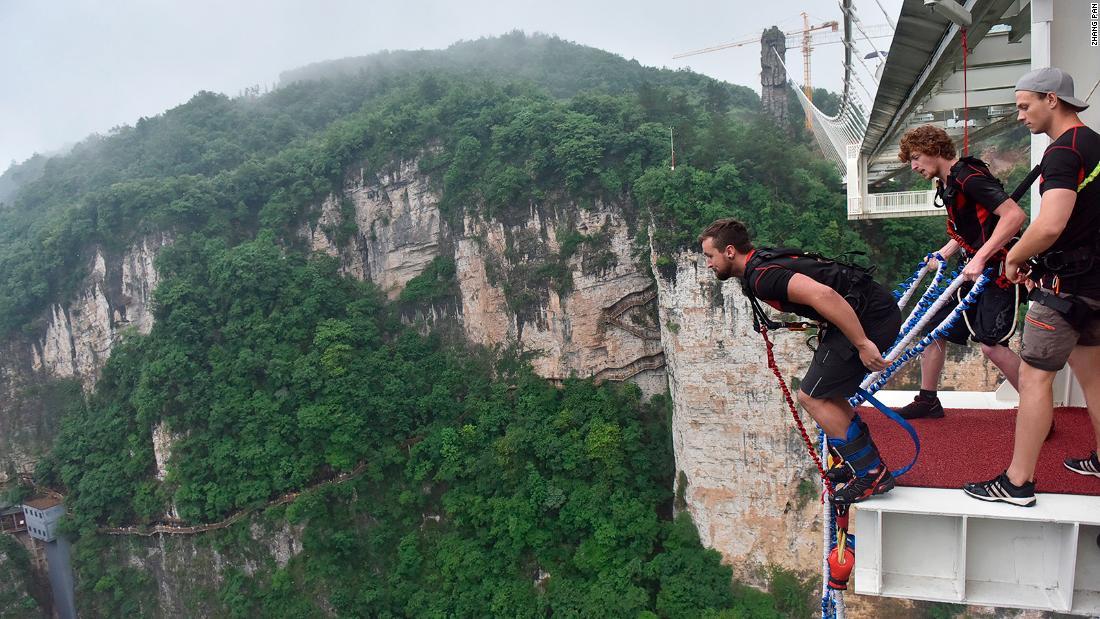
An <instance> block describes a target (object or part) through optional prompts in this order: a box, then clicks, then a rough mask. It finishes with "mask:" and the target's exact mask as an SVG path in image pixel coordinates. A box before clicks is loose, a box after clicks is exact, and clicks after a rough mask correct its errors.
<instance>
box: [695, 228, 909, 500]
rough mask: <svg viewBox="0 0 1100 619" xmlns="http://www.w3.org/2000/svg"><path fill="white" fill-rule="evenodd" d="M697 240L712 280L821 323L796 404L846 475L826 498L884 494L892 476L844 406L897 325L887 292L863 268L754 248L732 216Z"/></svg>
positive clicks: (877, 366) (880, 364)
mask: <svg viewBox="0 0 1100 619" xmlns="http://www.w3.org/2000/svg"><path fill="white" fill-rule="evenodd" d="M699 242H700V243H701V245H702V250H703V254H704V255H705V256H706V258H707V268H709V269H711V270H712V271H714V274H715V276H716V277H717V278H718V279H720V280H727V279H729V278H731V277H738V278H741V280H742V286H743V289H744V290H745V293H746V295H747V296H749V298H750V301H752V300H754V298H755V299H759V300H761V301H764V302H766V303H768V305H770V306H772V307H774V308H775V309H777V310H780V311H784V312H791V313H794V314H798V315H799V316H803V317H805V318H809V319H811V320H815V321H818V322H821V323H823V325H824V326H822V328H821V331H820V332H819V340H818V347H817V350H816V351H815V352H814V357H813V361H812V362H811V363H810V367H809V369H808V370H807V371H806V375H805V376H804V377H803V378H802V382H801V386H800V387H799V391H798V400H799V402H800V403H801V404H802V406H803V407H804V408H805V409H806V411H807V412H809V414H810V416H811V417H813V419H814V421H816V422H817V424H818V425H820V426H821V428H822V429H823V430H824V431H825V435H826V436H827V437H828V444H829V449H830V451H831V452H832V454H833V455H834V457H837V458H838V459H839V461H840V463H841V465H842V466H843V468H844V469H847V470H848V472H849V473H850V474H851V475H850V479H848V481H847V482H846V483H845V484H844V485H843V486H842V487H839V488H837V489H836V491H835V493H834V495H833V500H834V501H836V502H837V503H842V504H843V503H854V502H857V501H861V500H863V499H866V498H868V497H870V496H872V495H875V494H882V493H884V492H887V491H889V490H890V489H892V488H893V487H894V477H893V475H891V473H890V470H889V469H888V468H887V467H886V464H885V463H884V462H883V461H882V458H881V457H880V456H879V451H878V448H877V447H876V446H875V443H874V441H873V440H871V433H870V430H869V429H868V427H867V424H865V423H864V422H863V421H862V420H861V419H860V418H859V415H857V414H856V413H855V410H854V409H853V408H852V407H851V406H850V405H849V404H848V398H849V397H850V396H852V395H853V394H855V392H856V390H857V389H858V388H859V384H860V381H861V380H862V379H863V377H864V376H865V375H866V374H867V372H869V371H880V370H882V369H884V368H885V367H886V361H885V360H884V359H883V358H882V351H884V350H886V349H887V348H888V347H889V346H890V345H891V344H892V343H893V342H894V339H895V338H896V337H897V334H898V330H899V329H900V328H901V321H902V319H901V311H900V310H899V309H898V307H897V304H896V302H895V301H894V297H893V295H892V294H891V293H890V291H889V290H888V289H887V288H886V287H885V286H882V285H881V284H879V283H878V282H876V281H875V280H874V278H872V277H871V274H870V271H869V270H867V269H862V268H859V267H856V266H853V265H847V264H843V263H840V262H836V261H834V260H829V259H826V258H822V257H821V256H817V255H813V254H807V253H806V252H803V251H800V250H797V249H771V248H766V247H761V248H755V247H754V246H753V244H752V240H751V238H750V236H749V232H748V229H747V228H746V227H745V224H743V223H742V222H740V221H738V220H736V219H719V220H717V221H715V222H714V223H712V224H710V226H708V227H707V229H706V230H704V231H703V233H702V234H700V235H699ZM754 302H755V301H754ZM834 470H839V469H834ZM830 473H832V471H830ZM844 479H845V478H844V477H838V479H837V480H838V481H842V480H844Z"/></svg>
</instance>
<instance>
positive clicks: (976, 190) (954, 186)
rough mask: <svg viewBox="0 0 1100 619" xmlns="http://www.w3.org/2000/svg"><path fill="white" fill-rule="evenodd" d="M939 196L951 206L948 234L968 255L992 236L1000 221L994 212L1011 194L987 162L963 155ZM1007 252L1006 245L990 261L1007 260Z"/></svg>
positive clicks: (939, 199) (940, 190)
mask: <svg viewBox="0 0 1100 619" xmlns="http://www.w3.org/2000/svg"><path fill="white" fill-rule="evenodd" d="M936 198H937V200H938V201H942V203H943V205H944V206H945V207H946V208H947V235H948V236H950V237H951V238H952V239H954V240H955V241H956V242H958V244H959V245H960V246H961V247H962V249H963V250H964V251H965V253H966V255H967V256H973V255H974V253H975V252H977V251H978V250H979V249H981V247H982V245H985V243H986V241H988V240H989V237H990V236H992V234H993V230H994V229H995V228H996V227H997V223H998V222H999V221H1000V217H998V216H997V215H995V214H994V213H993V211H995V210H997V207H999V206H1000V205H1001V204H1003V203H1004V201H1005V200H1008V194H1007V193H1005V189H1004V185H1002V184H1001V181H999V180H997V177H995V176H993V174H992V173H991V172H990V171H989V167H988V166H986V164H985V162H983V161H982V160H981V159H977V158H975V157H962V158H960V159H959V160H958V161H956V162H955V164H954V165H953V166H951V172H950V173H949V174H948V175H947V182H946V183H940V184H938V186H937V188H936ZM1006 255H1007V252H1006V251H1005V250H1004V249H1003V248H1002V249H1001V250H1000V251H998V252H997V253H996V254H995V255H994V256H993V257H992V258H991V259H990V260H989V264H990V265H991V266H992V265H995V264H997V262H1004V259H1005V256H1006Z"/></svg>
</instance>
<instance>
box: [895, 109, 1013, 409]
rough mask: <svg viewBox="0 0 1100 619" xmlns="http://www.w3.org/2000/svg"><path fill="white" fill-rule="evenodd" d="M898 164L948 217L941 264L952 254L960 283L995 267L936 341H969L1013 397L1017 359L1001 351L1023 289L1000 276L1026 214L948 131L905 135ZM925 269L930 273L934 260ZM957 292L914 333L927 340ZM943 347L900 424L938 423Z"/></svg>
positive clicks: (935, 349)
mask: <svg viewBox="0 0 1100 619" xmlns="http://www.w3.org/2000/svg"><path fill="white" fill-rule="evenodd" d="M899 146H900V147H899V149H898V159H900V160H901V161H903V162H905V163H908V164H909V167H910V168H911V169H912V170H913V171H914V172H916V173H917V174H920V175H921V176H922V177H923V178H924V179H925V180H932V179H935V180H936V205H937V206H943V207H944V208H945V209H946V210H947V236H948V240H947V243H946V244H945V245H944V246H943V247H942V248H940V250H939V252H938V253H939V257H940V258H944V259H946V258H950V257H951V256H952V255H954V254H956V253H959V254H960V255H961V258H960V260H959V262H960V264H961V265H965V267H964V268H963V270H962V276H963V278H964V279H966V280H968V281H970V282H974V281H977V279H978V278H979V277H981V275H982V272H983V271H984V270H985V268H986V267H987V266H992V267H995V270H994V273H995V275H996V276H997V279H996V281H995V282H991V283H990V285H988V286H986V288H985V291H984V292H982V295H981V296H980V297H978V300H977V302H976V303H975V305H974V306H973V307H971V308H970V309H968V310H967V311H966V313H965V314H963V320H959V321H958V322H956V323H955V324H954V326H952V327H951V329H949V330H948V331H947V333H945V334H944V335H943V340H946V341H948V342H951V343H954V344H958V345H960V346H966V345H967V342H968V340H970V339H973V340H974V341H976V342H979V343H980V344H981V347H982V352H983V353H984V354H985V356H986V357H988V358H989V360H990V361H992V362H993V364H994V365H996V366H997V368H998V369H999V370H1001V373H1002V374H1004V376H1005V378H1006V379H1008V382H1009V383H1010V384H1011V385H1012V386H1013V388H1015V389H1017V390H1019V387H1020V385H1019V373H1020V357H1019V356H1018V355H1017V354H1016V353H1015V352H1013V351H1012V349H1011V348H1009V347H1008V345H1007V343H1008V340H1009V339H1010V338H1011V337H1012V334H1013V333H1015V331H1016V313H1017V310H1018V308H1019V307H1020V303H1022V302H1023V301H1025V300H1026V299H1025V298H1024V295H1023V294H1021V292H1020V289H1021V288H1022V286H1020V285H1018V284H1015V283H1013V282H1010V281H1008V279H1007V278H1005V276H1004V261H1005V257H1006V256H1007V254H1008V251H1007V249H1006V245H1009V244H1010V241H1012V239H1013V238H1014V237H1016V235H1018V234H1019V232H1020V228H1021V227H1022V226H1023V224H1024V222H1025V221H1026V220H1027V214H1026V213H1024V211H1023V209H1021V208H1020V206H1019V205H1018V204H1016V201H1015V200H1013V199H1012V198H1011V197H1009V195H1008V194H1007V193H1005V190H1004V186H1003V185H1002V184H1001V181H999V180H998V179H997V178H996V177H995V176H993V174H992V173H991V172H990V171H989V167H988V166H986V164H985V162H983V161H982V160H980V159H977V158H975V157H962V158H959V157H956V154H955V153H956V151H955V143H954V141H952V140H951V137H950V136H948V135H947V132H946V131H944V130H943V129H940V128H939V127H936V126H933V125H924V126H921V127H916V128H914V129H910V130H909V131H908V132H906V133H905V135H904V136H902V138H901V143H900V145H899ZM929 264H930V266H932V267H935V266H936V264H937V259H936V258H931V259H930V260H929ZM965 286H966V285H964V287H963V288H959V290H958V296H957V297H956V298H954V299H953V300H952V302H950V303H948V304H946V305H944V306H943V307H942V308H941V309H940V311H939V312H938V313H937V314H936V315H935V316H934V317H933V318H932V319H931V320H930V321H929V322H928V326H927V327H926V328H925V330H924V332H923V333H922V334H921V335H922V336H923V335H927V334H928V333H930V332H931V331H932V330H933V329H935V328H936V326H937V325H939V324H940V323H941V322H943V320H944V319H945V318H947V317H948V315H950V314H951V312H952V311H953V310H954V309H955V307H956V306H958V299H960V298H962V295H965V294H966V291H967V290H968V288H966V287H965ZM944 356H945V350H944V343H943V342H941V341H938V340H937V341H936V342H933V344H932V345H931V346H929V347H928V348H926V349H925V350H924V353H923V354H921V358H920V368H921V385H920V386H921V389H920V393H918V394H917V396H916V398H914V399H913V401H912V402H910V403H909V404H907V405H905V406H903V407H902V408H900V409H898V411H897V413H898V414H899V415H901V417H902V418H904V419H916V418H921V417H928V418H933V419H936V418H940V417H943V416H944V412H943V405H942V404H941V403H940V400H939V398H938V397H937V393H936V392H937V388H938V385H939V380H940V374H941V373H942V372H943V363H944Z"/></svg>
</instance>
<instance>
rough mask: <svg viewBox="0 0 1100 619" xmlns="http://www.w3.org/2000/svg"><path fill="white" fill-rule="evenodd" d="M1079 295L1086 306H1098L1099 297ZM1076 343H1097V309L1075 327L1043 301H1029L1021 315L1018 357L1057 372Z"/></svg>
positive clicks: (1099, 332)
mask: <svg viewBox="0 0 1100 619" xmlns="http://www.w3.org/2000/svg"><path fill="white" fill-rule="evenodd" d="M1058 296H1060V297H1067V296H1069V295H1064V294H1061V295H1058ZM1078 298H1079V299H1081V300H1082V301H1084V302H1085V303H1086V304H1088V306H1089V307H1091V308H1093V309H1095V310H1100V301H1097V300H1095V299H1089V298H1086V297H1078ZM1075 346H1100V312H1098V313H1095V314H1093V315H1092V317H1091V318H1090V319H1089V320H1088V321H1087V322H1086V323H1085V325H1084V327H1083V328H1082V329H1081V330H1077V329H1074V328H1073V327H1071V326H1070V325H1069V323H1068V322H1066V319H1065V318H1064V317H1063V316H1062V314H1060V313H1059V312H1057V311H1055V310H1053V309H1051V308H1049V307H1047V306H1045V305H1039V304H1038V303H1032V304H1031V307H1030V308H1029V309H1028V310H1027V316H1026V317H1025V318H1024V337H1023V347H1022V348H1021V349H1020V358H1021V359H1023V360H1024V361H1025V362H1026V363H1027V364H1028V365H1030V366H1032V367H1035V368H1038V369H1040V370H1046V371H1047V372H1057V371H1058V370H1060V369H1062V368H1063V367H1065V365H1066V361H1068V360H1069V354H1070V353H1071V352H1073V348H1074V347H1075Z"/></svg>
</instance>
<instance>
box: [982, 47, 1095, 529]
mask: <svg viewBox="0 0 1100 619" xmlns="http://www.w3.org/2000/svg"><path fill="white" fill-rule="evenodd" d="M1087 107H1088V105H1087V104H1086V103H1085V102H1084V101H1081V100H1080V99H1077V98H1076V97H1074V96H1073V78H1071V77H1070V76H1069V75H1068V74H1067V73H1066V72H1065V71H1062V70H1061V69H1055V68H1046V69H1037V70H1035V71H1032V72H1030V73H1027V74H1025V75H1024V76H1023V77H1021V78H1020V80H1019V81H1018V82H1017V83H1016V109H1017V110H1018V111H1019V114H1018V119H1019V120H1020V121H1021V122H1023V123H1024V124H1025V125H1027V127H1028V129H1030V130H1031V132H1032V133H1034V134H1042V133H1045V134H1046V135H1047V136H1049V137H1050V138H1051V139H1052V140H1053V142H1052V143H1051V144H1050V146H1049V147H1048V148H1047V149H1046V152H1045V153H1043V160H1042V162H1041V163H1040V164H1039V165H1040V168H1041V171H1042V177H1041V180H1040V184H1039V193H1040V195H1041V196H1042V203H1041V204H1040V206H1039V214H1038V216H1037V217H1036V218H1035V220H1034V221H1033V222H1032V223H1031V225H1030V226H1029V227H1028V229H1027V231H1026V232H1024V234H1023V236H1021V237H1020V240H1019V242H1018V243H1016V245H1015V246H1014V247H1013V248H1012V249H1011V250H1010V251H1009V252H1008V257H1007V258H1006V259H1005V276H1006V277H1008V278H1009V279H1011V280H1013V281H1016V282H1020V283H1022V282H1024V281H1025V279H1026V275H1027V274H1029V271H1030V276H1031V279H1032V281H1034V282H1035V286H1036V288H1035V290H1033V291H1032V297H1031V298H1032V300H1033V301H1034V302H1033V303H1032V304H1031V307H1030V309H1028V312H1027V317H1026V319H1025V323H1024V337H1023V348H1022V350H1021V352H1020V356H1021V357H1022V358H1023V363H1022V364H1021V366H1020V410H1019V413H1017V416H1016V440H1015V445H1014V448H1013V452H1012V462H1011V464H1009V466H1008V469H1007V470H1006V471H1005V472H1004V473H1002V474H1000V475H998V476H997V477H995V478H993V479H991V480H989V481H986V482H977V483H971V484H967V485H966V486H965V487H964V488H963V490H965V491H966V493H967V494H969V495H970V496H973V497H975V498H978V499H982V500H986V501H1004V502H1008V503H1013V504H1015V505H1022V506H1025V507H1030V506H1031V505H1034V504H1035V466H1036V464H1037V462H1038V461H1039V451H1040V449H1041V448H1042V446H1043V438H1044V437H1045V436H1046V434H1047V430H1048V429H1049V428H1050V423H1051V419H1052V417H1053V390H1052V387H1053V383H1054V376H1055V374H1056V373H1057V372H1058V371H1059V370H1060V369H1062V368H1063V367H1064V366H1065V364H1066V362H1067V360H1068V361H1069V364H1070V367H1071V368H1072V370H1073V373H1074V375H1075V376H1076V377H1077V380H1078V382H1080V383H1081V388H1082V391H1084V394H1085V403H1086V405H1087V406H1088V409H1089V416H1090V417H1091V418H1092V425H1093V429H1094V433H1095V436H1094V439H1095V440H1096V441H1097V449H1098V450H1100V255H1098V252H1100V246H1098V243H1100V135H1098V134H1097V133H1096V132H1095V131H1093V130H1092V129H1089V128H1088V127H1086V126H1084V125H1083V124H1082V123H1081V119H1080V117H1078V115H1077V112H1079V111H1081V110H1083V109H1085V108H1087ZM1029 261H1030V266H1029ZM1065 466H1066V468H1068V469H1069V470H1071V471H1073V472H1075V473H1080V474H1082V475H1094V476H1096V477H1100V460H1098V459H1097V452H1096V451H1093V452H1092V453H1091V454H1089V455H1088V456H1087V457H1085V458H1067V459H1066V460H1065Z"/></svg>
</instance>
